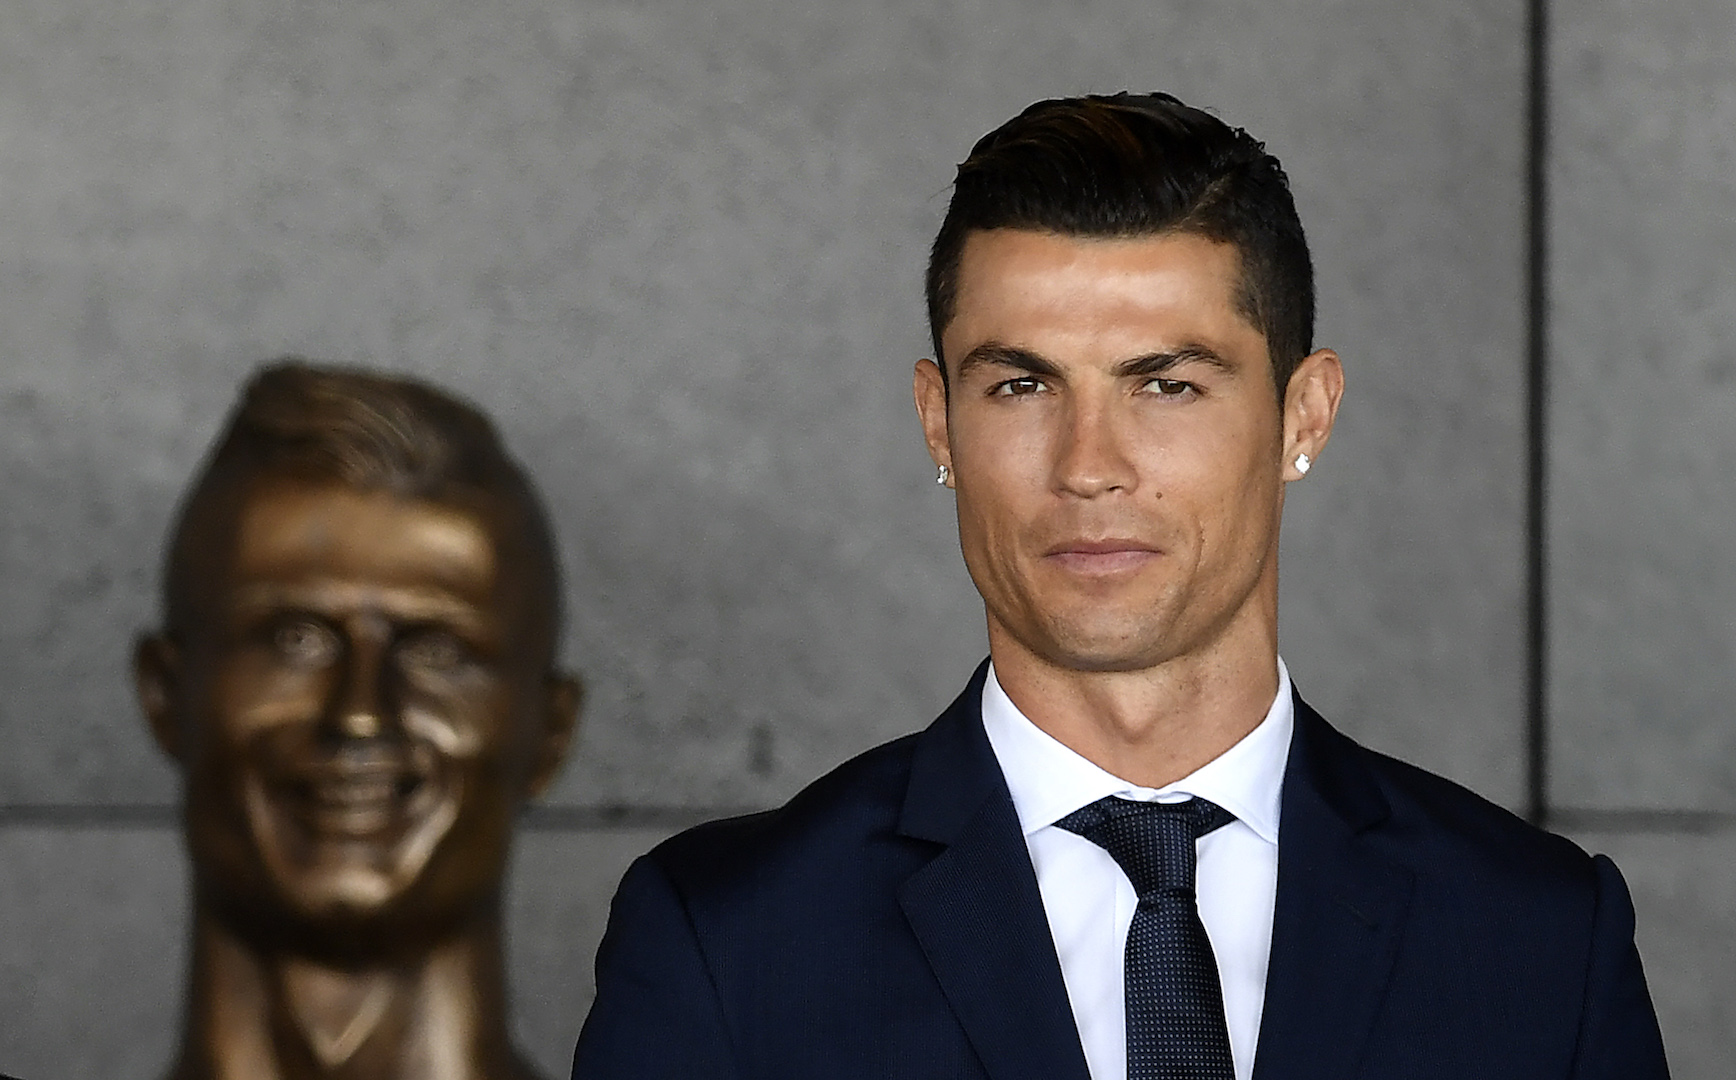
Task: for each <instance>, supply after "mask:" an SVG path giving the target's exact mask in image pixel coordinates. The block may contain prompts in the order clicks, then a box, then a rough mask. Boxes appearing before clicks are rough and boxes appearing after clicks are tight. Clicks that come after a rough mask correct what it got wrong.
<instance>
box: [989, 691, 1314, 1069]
mask: <svg viewBox="0 0 1736 1080" xmlns="http://www.w3.org/2000/svg"><path fill="white" fill-rule="evenodd" d="M1294 725H1295V717H1294V715H1293V707H1292V705H1291V701H1290V673H1289V671H1288V670H1286V669H1285V667H1284V661H1283V660H1279V661H1278V695H1277V697H1275V698H1274V699H1273V700H1272V707H1271V709H1270V710H1268V711H1267V713H1266V718H1265V719H1264V720H1262V721H1261V722H1260V725H1259V726H1258V727H1256V728H1255V729H1254V730H1253V731H1251V732H1249V733H1248V735H1247V736H1246V737H1244V738H1243V739H1242V741H1241V742H1238V743H1237V744H1236V745H1234V746H1232V747H1230V748H1229V749H1228V750H1226V751H1224V752H1223V753H1222V754H1221V755H1219V756H1218V757H1217V758H1215V759H1214V760H1212V761H1210V762H1207V763H1206V764H1205V765H1203V766H1201V767H1200V768H1199V769H1198V770H1196V771H1195V772H1194V773H1193V774H1192V775H1190V776H1186V777H1183V778H1182V779H1180V780H1177V781H1176V782H1175V783H1173V784H1170V785H1168V786H1167V787H1162V788H1145V787H1138V786H1136V785H1134V784H1130V783H1128V782H1127V781H1125V780H1122V779H1119V778H1118V777H1115V776H1112V775H1111V774H1109V773H1107V772H1104V771H1103V770H1102V769H1100V768H1098V767H1097V766H1096V765H1093V764H1092V763H1091V762H1089V761H1087V760H1086V759H1085V758H1083V757H1081V756H1080V755H1078V754H1076V753H1074V752H1073V751H1072V750H1070V749H1068V748H1067V747H1066V746H1064V745H1062V744H1061V743H1060V742H1058V741H1057V740H1056V739H1055V738H1053V737H1052V736H1050V735H1049V734H1048V733H1047V732H1045V731H1043V730H1042V729H1041V728H1039V727H1037V725H1036V724H1034V723H1032V722H1031V721H1030V719H1028V718H1027V717H1026V716H1025V715H1024V714H1023V713H1021V712H1020V711H1019V709H1018V706H1016V705H1014V704H1013V702H1012V699H1011V698H1009V697H1007V694H1006V691H1004V690H1002V689H1001V684H1000V682H999V681H998V680H997V679H996V678H995V672H994V667H993V666H992V665H991V666H990V668H989V673H988V679H987V680H986V681H985V682H984V684H983V727H984V728H985V729H986V730H987V731H988V736H989V745H990V746H992V747H993V748H994V752H995V757H996V759H997V760H998V761H999V762H1000V766H1001V772H1003V773H1004V774H1006V778H1007V787H1008V788H1009V789H1011V791H1012V795H1013V807H1014V809H1016V810H1017V811H1018V815H1019V826H1020V827H1021V828H1022V829H1023V830H1024V833H1025V845H1026V847H1028V848H1029V849H1030V852H1031V865H1032V866H1033V867H1035V868H1036V871H1037V887H1038V888H1039V889H1040V890H1041V891H1042V894H1043V908H1044V910H1045V911H1046V913H1047V914H1048V917H1049V932H1050V934H1052V935H1053V936H1054V939H1055V952H1056V953H1057V955H1058V956H1059V957H1060V960H1061V975H1062V978H1063V979H1065V980H1066V984H1067V998H1068V1000H1069V1001H1070V1002H1071V1003H1072V1006H1073V1020H1074V1023H1075V1024H1077V1025H1078V1028H1079V1039H1080V1041H1081V1042H1082V1043H1083V1044H1084V1047H1085V1062H1086V1064H1087V1065H1088V1066H1089V1067H1090V1070H1091V1078H1092V1080H1125V1078H1126V1076H1127V1034H1126V1029H1127V1014H1126V998H1125V995H1124V991H1123V972H1122V953H1123V950H1124V949H1125V948H1126V944H1127V928H1128V926H1129V925H1130V924H1131V923H1132V922H1133V909H1134V907H1135V906H1136V905H1137V904H1138V902H1139V898H1138V897H1137V896H1135V895H1134V892H1133V885H1132V883H1131V882H1129V881H1128V880H1127V875H1126V874H1125V873H1123V872H1122V870H1121V867H1120V866H1119V865H1117V863H1116V862H1115V860H1114V859H1113V858H1111V857H1110V855H1109V853H1108V852H1107V851H1105V850H1103V849H1102V848H1100V847H1098V846H1097V845H1096V844H1094V843H1092V842H1091V841H1089V840H1087V839H1085V838H1084V837H1083V836H1079V835H1077V834H1075V833H1070V832H1068V831H1066V830H1065V829H1057V828H1055V822H1056V821H1059V820H1060V819H1061V818H1064V817H1066V816H1067V815H1068V814H1070V813H1072V812H1073V811H1075V810H1077V809H1079V808H1080V807H1082V806H1086V805H1088V804H1090V803H1094V802H1096V801H1097V800H1098V799H1101V798H1103V797H1104V796H1106V795H1119V796H1120V797H1122V798H1124V799H1138V800H1150V799H1155V800H1158V801H1159V802H1180V801H1182V800H1184V799H1187V798H1190V797H1193V796H1198V797H1199V798H1202V799H1208V800H1210V801H1212V802H1214V803H1217V804H1218V805H1219V806H1221V807H1223V808H1224V809H1225V810H1228V811H1229V812H1230V813H1232V814H1234V815H1235V816H1236V820H1235V821H1232V822H1230V823H1229V824H1228V825H1225V826H1223V827H1222V828H1220V829H1217V830H1215V831H1213V832H1211V833H1208V834H1207V835H1205V836H1203V837H1201V838H1200V841H1199V847H1198V855H1199V863H1198V876H1197V878H1196V886H1195V888H1196V892H1197V894H1198V897H1199V909H1200V921H1201V922H1203V923H1204V924H1205V928H1206V936H1207V937H1209V938H1211V942H1212V952H1213V953H1214V954H1215V955H1216V956H1217V961H1218V978H1219V980H1220V982H1221V983H1222V985H1223V990H1224V1018H1225V1020H1226V1021H1227V1022H1228V1025H1229V1030H1230V1053H1231V1055H1232V1057H1233V1058H1234V1061H1235V1068H1236V1080H1249V1077H1250V1076H1251V1075H1252V1073H1253V1071H1254V1046H1255V1043H1256V1042H1257V1041H1258V1039H1259V1034H1260V1013H1261V1010H1262V1009H1263V1008H1264V1007H1265V1003H1266V965H1267V962H1268V960H1269V959H1270V955H1271V951H1272V908H1273V904H1274V901H1275V900H1276V897H1277V891H1278V805H1279V795H1280V792H1281V791H1282V788H1283V783H1284V765H1285V762H1286V760H1287V759H1288V757H1289V752H1290V732H1291V729H1292V728H1293V727H1294Z"/></svg>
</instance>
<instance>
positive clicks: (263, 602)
mask: <svg viewBox="0 0 1736 1080" xmlns="http://www.w3.org/2000/svg"><path fill="white" fill-rule="evenodd" d="M164 594H165V595H164V599H165V611H164V616H165V621H164V625H163V628H162V631H161V632H160V633H157V634H152V635H148V636H146V637H144V638H142V639H141V640H140V642H139V645H138V650H137V655H136V657H135V665H136V676H137V682H138V692H139V699H140V702H141V703H142V705H143V708H144V712H145V714H146V715H147V717H148V718H149V720H150V723H151V727H152V729H153V731H154V733H155V735H156V738H157V741H158V742H159V744H161V746H162V747H163V749H164V750H165V751H167V752H168V753H169V755H170V756H172V757H173V758H174V759H175V762H176V763H177V765H178V767H179V769H180V772H181V775H182V782H183V820H184V826H185V832H186V842H187V847H188V850H189V853H190V856H191V861H192V868H193V928H192V934H193V938H192V949H191V971H190V974H189V981H188V992H187V1001H186V1013H185V1019H184V1027H183V1032H182V1039H181V1047H180V1053H179V1057H178V1060H177V1061H176V1063H175V1065H174V1068H173V1071H172V1072H171V1074H170V1075H171V1078H172V1080H242V1078H245V1080H279V1078H281V1080H304V1078H305V1080H313V1078H316V1077H317V1078H351V1077H354V1078H362V1077H367V1078H369V1080H392V1078H406V1080H408V1078H418V1080H436V1078H438V1080H448V1078H450V1080H506V1078H528V1077H532V1076H534V1075H535V1074H534V1072H533V1070H532V1069H531V1068H530V1067H529V1065H528V1064H526V1062H525V1060H524V1058H523V1056H522V1055H521V1054H519V1053H518V1052H517V1051H516V1050H515V1049H514V1048H513V1047H512V1045H511V1040H510V1037H509V1035H508V1031H507V1020H506V981H505V974H504V970H503V962H502V957H501V882H502V876H503V873H504V870H505V867H506V860H507V854H508V850H509V846H510V842H511V832H512V826H513V821H514V817H515V815H516V812H517V811H518V810H519V808H520V807H521V805H522V804H523V803H524V802H525V800H527V799H529V798H530V797H532V796H534V795H535V794H537V793H538V792H539V791H541V790H542V788H543V787H544V786H546V785H547V783H548V782H549V780H550V779H551V778H552V777H553V776H554V774H555V772H556V771H557V770H558V769H559V767H560V764H561V760H562V757H563V756H564V754H565V751H566V747H567V743H568V740H569V738H570V736H571V733H572V729H573V723H574V719H575V717H576V715H577V711H578V705H579V686H578V683H577V682H576V681H575V680H574V679H572V678H571V677H568V676H565V675H563V674H561V673H559V672H558V671H557V670H556V668H555V663H556V657H555V650H556V639H557V636H558V631H559V623H560V603H559V573H558V566H557V560H556V555H555V548H554V543H553V539H552V536H551V534H550V530H549V527H548V524H547V519H546V517H545V514H544V512H543V509H542V506H541V503H540V501H539V499H538V498H537V495H536V493H535V491H534V489H533V488H532V487H531V485H530V482H529V480H528V479H527V477H526V476H525V474H524V472H523V470H522V469H520V468H519V466H518V465H517V464H516V463H515V462H514V461H513V460H512V459H511V458H510V457H509V456H508V455H507V453H506V451H505V449H504V448H503V446H502V445H501V442H500V440H499V438H498V437H497V436H496V434H495V432H494V429H493V427H492V425H491V424H490V423H489V422H488V420H487V419H486V418H485V417H483V416H482V415H481V414H480V413H479V412H477V411H476V410H475V409H474V408H472V407H470V406H469V405H467V404H465V403H463V402H460V401H458V400H456V399H455V398H453V397H451V396H448V395H446V394H444V393H442V392H440V391H438V390H435V389H433V388H431V387H429V386H426V385H424V384H421V383H419V382H415V381H412V380H407V379H398V378H388V377H384V376H380V375H374V374H367V373H363V372H358V371H352V370H345V369H337V368H325V367H315V366H312V365H308V364H306V363H303V362H300V361H294V360H290V361H281V362H278V363H276V364H273V365H270V366H268V367H267V368H265V369H264V370H262V371H261V372H260V373H259V374H258V375H256V376H255V378H254V379H253V380H252V382H251V383H250V384H249V385H248V387H247V389H246V391H245V392H244V394H243V397H242V400H241V402H240V404H239V405H238V407H237V408H236V410H235V413H234V415H233V417H232V419H231V421H230V423H229V426H228V429H227V430H226V431H225V433H224V434H223V435H222V436H221V437H220V438H219V440H218V442H217V445H216V447H215V449H214V450H213V452H212V453H211V455H210V457H209V459H208V461H207V463H206V465H205V467H204V470H203V472H202V474H201V475H200V477H199V478H198V479H197V480H196V482H195V483H194V485H193V487H192V489H191V491H190V492H189V494H188V495H187V497H186V500H185V502H184V504H183V506H182V509H181V513H180V517H179V520H178V522H177V524H176V527H175V531H174V534H173V536H172V538H171V541H170V550H169V557H168V564H167V573H166V582H165V589H164Z"/></svg>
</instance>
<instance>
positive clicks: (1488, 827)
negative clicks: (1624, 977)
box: [1357, 746, 1596, 894]
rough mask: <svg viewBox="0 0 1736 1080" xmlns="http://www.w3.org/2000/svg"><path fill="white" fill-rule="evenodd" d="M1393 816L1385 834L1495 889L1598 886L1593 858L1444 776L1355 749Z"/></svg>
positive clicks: (1395, 759)
mask: <svg viewBox="0 0 1736 1080" xmlns="http://www.w3.org/2000/svg"><path fill="white" fill-rule="evenodd" d="M1357 749H1358V750H1359V751H1360V753H1361V754H1362V755H1363V758H1364V760H1365V762H1366V763H1367V764H1368V766H1369V768H1370V770H1371V771H1372V772H1373V774H1374V776H1375V779H1376V783H1377V784H1379V786H1380V789H1381V792H1382V794H1383V795H1385V796H1386V799H1387V803H1388V805H1389V807H1390V808H1391V811H1392V817H1391V819H1390V821H1389V822H1388V824H1387V830H1386V831H1387V832H1388V833H1389V834H1391V835H1395V836H1397V837H1400V838H1402V839H1403V840H1404V841H1405V842H1406V843H1407V845H1408V846H1411V847H1414V848H1416V849H1418V850H1419V852H1422V853H1426V854H1429V855H1433V856H1437V857H1440V858H1443V859H1445V860H1446V861H1445V865H1448V866H1454V867H1457V868H1459V869H1458V871H1457V872H1459V873H1467V872H1469V873H1472V874H1474V875H1475V878H1476V879H1477V880H1482V881H1485V882H1488V883H1490V884H1496V883H1499V882H1501V881H1506V882H1508V883H1510V884H1512V885H1515V886H1520V887H1523V888H1526V889H1535V888H1537V887H1539V886H1549V885H1553V886H1556V887H1563V888H1566V889H1568V890H1570V891H1572V892H1573V893H1575V894H1579V893H1582V892H1584V891H1585V890H1586V889H1588V888H1591V887H1594V886H1595V878H1596V870H1595V868H1594V866H1593V864H1592V859H1591V856H1590V855H1588V854H1586V852H1585V851H1584V850H1583V849H1582V848H1580V847H1579V845H1577V844H1575V843H1574V842H1573V841H1571V840H1569V839H1567V838H1566V837H1563V836H1558V835H1556V834H1554V833H1551V832H1546V831H1545V830H1543V829H1540V828H1538V827H1537V826H1536V825H1533V824H1531V823H1530V822H1528V821H1526V820H1524V819H1523V818H1521V817H1519V816H1518V815H1517V814H1515V813H1513V812H1512V811H1510V810H1508V809H1506V808H1505V807H1503V806H1500V805H1498V804H1497V803H1494V802H1492V801H1490V800H1489V799H1486V798H1484V797H1483V796H1481V795H1479V794H1477V793H1476V792H1474V791H1472V790H1470V789H1469V788H1467V787H1465V786H1463V785H1462V784H1458V783H1456V782H1454V781H1452V780H1449V779H1447V778H1446V777H1444V776H1439V775H1436V774H1435V773H1432V772H1429V771H1428V770H1426V769H1422V768H1419V767H1417V766H1415V765H1412V764H1409V763H1408V762H1404V761H1400V760H1398V759H1397V758H1394V757H1389V756H1388V755H1386V754H1382V753H1379V752H1378V751H1374V750H1369V749H1367V748H1365V747H1361V746H1358V747H1357Z"/></svg>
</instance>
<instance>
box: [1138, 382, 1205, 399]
mask: <svg viewBox="0 0 1736 1080" xmlns="http://www.w3.org/2000/svg"><path fill="white" fill-rule="evenodd" d="M1144 389H1145V391H1146V392H1147V393H1150V394H1156V395H1157V396H1159V397H1180V396H1182V395H1183V394H1185V393H1187V392H1188V391H1189V390H1192V389H1193V384H1192V383H1185V382H1182V381H1181V380H1180V379H1152V380H1151V381H1149V382H1147V383H1146V384H1145V387H1144Z"/></svg>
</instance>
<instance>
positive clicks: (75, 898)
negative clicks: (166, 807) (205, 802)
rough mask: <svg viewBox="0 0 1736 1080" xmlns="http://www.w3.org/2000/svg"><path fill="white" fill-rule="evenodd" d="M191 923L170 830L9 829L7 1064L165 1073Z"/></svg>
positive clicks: (3, 994)
mask: <svg viewBox="0 0 1736 1080" xmlns="http://www.w3.org/2000/svg"><path fill="white" fill-rule="evenodd" d="M186 925H187V888H186V882H185V880H184V871H183V862H182V858H181V848H180V843H179V842H178V841H177V839H176V838H175V835H174V833H172V832H171V831H169V830H167V829H119V830H113V829H110V830H88V831H86V830H62V829H29V828H8V829H4V830H0V926H3V927H5V930H4V931H3V932H0V1017H4V1018H5V1022H4V1023H0V1071H3V1072H6V1073H9V1074H11V1075H14V1076H21V1077H27V1078H29V1080H73V1078H75V1077H90V1078H91V1080H110V1078H113V1080H121V1078H122V1077H129V1078H133V1080H142V1078H148V1077H155V1076H160V1075H161V1074H162V1072H163V1070H164V1068H165V1066H166V1063H167V1061H168V1058H169V1055H170V1053H171V1052H173V1048H174V1041H175V1030H176V1025H177V1023H178V1016H179V1002H180V987H181V982H182V978H183V967H184V965H185V964H186V942H185V936H184V935H185V933H186Z"/></svg>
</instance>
